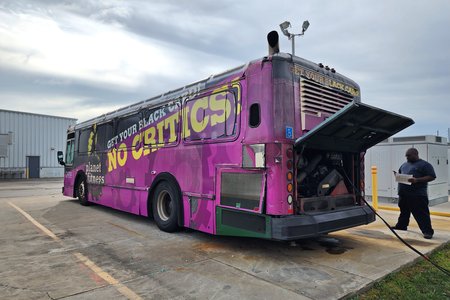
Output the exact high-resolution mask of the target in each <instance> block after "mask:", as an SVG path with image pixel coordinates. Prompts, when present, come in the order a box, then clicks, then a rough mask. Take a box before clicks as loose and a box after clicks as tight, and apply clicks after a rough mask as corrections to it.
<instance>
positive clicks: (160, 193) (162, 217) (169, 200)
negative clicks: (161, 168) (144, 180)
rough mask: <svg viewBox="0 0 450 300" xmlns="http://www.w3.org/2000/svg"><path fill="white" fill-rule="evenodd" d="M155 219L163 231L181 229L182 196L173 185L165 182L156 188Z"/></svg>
mask: <svg viewBox="0 0 450 300" xmlns="http://www.w3.org/2000/svg"><path fill="white" fill-rule="evenodd" d="M152 210H153V218H154V219H155V222H156V225H158V228H159V229H161V230H162V231H166V232H174V231H176V230H178V229H179V227H178V215H179V213H180V196H179V193H178V191H177V189H176V187H174V185H173V184H171V183H169V182H167V181H163V182H161V183H160V184H158V185H157V186H156V189H155V192H154V193H153V199H152Z"/></svg>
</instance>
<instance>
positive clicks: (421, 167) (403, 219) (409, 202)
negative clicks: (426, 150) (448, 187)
mask: <svg viewBox="0 0 450 300" xmlns="http://www.w3.org/2000/svg"><path fill="white" fill-rule="evenodd" d="M398 172H399V173H401V174H410V175H413V177H414V178H419V177H424V176H431V177H434V178H436V174H435V173H434V169H433V166H432V165H431V164H430V163H428V162H426V161H424V160H422V159H419V160H417V161H415V162H405V163H404V164H403V165H401V167H400V169H399V170H398ZM398 196H399V199H398V206H399V207H400V216H399V217H398V222H397V225H396V227H397V228H401V229H405V230H406V228H407V227H408V225H409V217H410V214H411V213H412V214H413V216H414V219H416V221H417V224H419V227H420V230H421V231H422V233H424V234H426V233H427V234H431V235H432V234H433V233H434V231H433V228H432V227H431V219H430V211H429V209H428V184H427V183H426V182H421V183H413V184H411V185H407V184H402V183H399V184H398Z"/></svg>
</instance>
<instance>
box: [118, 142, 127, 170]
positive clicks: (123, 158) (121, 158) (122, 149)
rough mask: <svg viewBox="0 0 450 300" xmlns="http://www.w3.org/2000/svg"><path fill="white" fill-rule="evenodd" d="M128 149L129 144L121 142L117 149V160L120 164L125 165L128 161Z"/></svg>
mask: <svg viewBox="0 0 450 300" xmlns="http://www.w3.org/2000/svg"><path fill="white" fill-rule="evenodd" d="M127 157H128V151H127V145H126V144H125V143H122V144H120V146H119V149H117V161H118V162H119V166H121V167H123V166H124V165H125V163H126V162H127Z"/></svg>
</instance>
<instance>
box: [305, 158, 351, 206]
mask: <svg viewBox="0 0 450 300" xmlns="http://www.w3.org/2000/svg"><path fill="white" fill-rule="evenodd" d="M357 163H358V164H357V165H359V161H357ZM356 170H357V169H356V168H355V154H352V153H342V152H333V151H319V150H312V149H305V150H304V151H302V152H301V153H299V154H298V160H297V207H296V210H297V212H298V213H303V212H323V211H331V210H336V209H340V208H344V207H351V206H355V205H357V201H356V195H355V191H354V189H353V186H354V185H355V183H356V182H357V180H355V179H354V177H355V176H354V174H357V172H356ZM349 180H353V181H354V182H353V183H352V182H349Z"/></svg>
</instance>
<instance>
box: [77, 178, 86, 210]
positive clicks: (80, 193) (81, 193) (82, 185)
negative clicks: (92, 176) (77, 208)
mask: <svg viewBox="0 0 450 300" xmlns="http://www.w3.org/2000/svg"><path fill="white" fill-rule="evenodd" d="M87 195H88V186H87V182H86V177H84V176H83V177H81V178H80V180H79V181H78V184H77V197H78V200H79V201H80V204H81V205H84V206H88V205H89V201H88V200H87V198H88V197H87Z"/></svg>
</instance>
